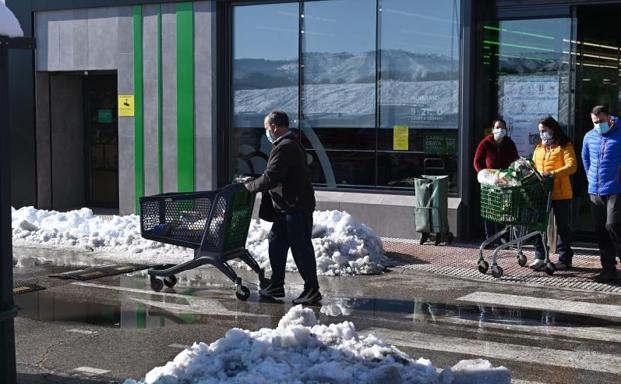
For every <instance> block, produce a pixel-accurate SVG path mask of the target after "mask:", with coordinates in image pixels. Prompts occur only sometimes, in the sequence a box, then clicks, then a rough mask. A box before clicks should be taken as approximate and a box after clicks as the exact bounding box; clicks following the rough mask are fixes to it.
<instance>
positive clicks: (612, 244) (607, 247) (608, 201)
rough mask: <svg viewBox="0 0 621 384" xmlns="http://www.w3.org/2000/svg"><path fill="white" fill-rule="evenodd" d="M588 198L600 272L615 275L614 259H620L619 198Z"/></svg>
mask: <svg viewBox="0 0 621 384" xmlns="http://www.w3.org/2000/svg"><path fill="white" fill-rule="evenodd" d="M589 196H590V205H591V216H592V218H593V225H594V227H595V228H594V229H595V235H596V237H597V244H598V245H599V254H600V258H601V262H602V270H603V271H604V272H611V273H615V272H616V267H615V264H616V260H615V258H616V257H620V258H621V197H619V195H618V194H617V195H608V196H597V195H589Z"/></svg>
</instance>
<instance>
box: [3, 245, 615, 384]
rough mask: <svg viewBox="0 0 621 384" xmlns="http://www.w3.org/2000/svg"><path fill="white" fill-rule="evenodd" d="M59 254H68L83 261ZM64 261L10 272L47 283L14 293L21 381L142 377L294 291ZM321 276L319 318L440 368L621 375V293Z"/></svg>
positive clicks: (73, 382)
mask: <svg viewBox="0 0 621 384" xmlns="http://www.w3.org/2000/svg"><path fill="white" fill-rule="evenodd" d="M19 251H20V252H33V253H36V252H45V251H35V250H32V251H31V250H19ZM48 252H51V251H48ZM35 256H36V255H35ZM63 257H65V258H66V260H69V261H68V262H67V264H72V263H74V262H75V261H76V260H79V259H80V255H79V254H67V255H64V256H63ZM33 260H34V258H33ZM69 269H75V268H71V267H69V266H68V267H57V266H49V265H39V264H37V262H34V261H33V263H32V265H29V266H28V267H27V268H16V269H15V278H16V280H20V281H32V282H37V284H39V285H41V286H44V287H46V289H44V290H41V291H36V292H31V293H24V294H20V295H17V296H16V303H17V305H18V306H19V307H20V313H19V316H18V317H17V318H16V321H15V329H16V331H15V332H16V350H17V352H16V354H17V362H18V367H17V370H18V382H19V383H23V384H35V383H36V384H39V383H68V384H78V383H93V384H94V383H110V382H113V383H118V382H123V381H124V379H126V378H134V379H139V378H142V377H144V375H145V373H146V372H148V371H149V370H150V369H151V368H153V367H156V366H161V365H164V364H165V363H166V362H167V361H169V360H172V359H173V358H174V356H175V355H177V354H178V353H179V352H180V351H181V350H182V349H183V348H185V347H186V346H188V345H191V344H192V343H194V342H195V341H203V342H212V341H214V340H217V339H218V338H220V337H222V336H223V335H224V333H225V332H226V331H227V330H228V329H230V328H232V327H240V328H245V329H250V330H257V329H259V328H262V327H275V326H276V325H277V324H278V321H279V319H280V318H281V316H282V315H283V314H284V313H286V312H287V310H288V309H289V308H290V307H291V303H290V300H291V299H293V298H294V297H296V296H297V294H298V293H299V291H301V289H302V286H301V280H300V279H299V277H298V276H297V275H296V274H289V275H288V276H287V298H286V300H284V301H283V302H277V303H275V302H263V301H261V300H259V298H258V296H257V294H256V289H257V288H256V285H252V286H251V291H252V294H251V296H250V298H249V300H248V301H245V302H242V301H239V300H237V299H236V298H235V295H234V293H233V289H232V285H231V283H230V282H228V281H227V280H226V278H225V277H224V276H223V275H222V274H221V273H220V272H218V271H217V270H215V269H213V268H201V269H199V270H194V271H189V272H187V273H184V274H182V275H181V276H180V281H179V283H178V284H177V286H176V287H175V288H174V289H167V290H166V291H164V292H160V293H154V292H153V291H151V289H150V288H149V285H148V279H147V278H146V277H145V273H144V272H135V273H132V274H126V275H118V276H111V277H104V278H99V279H94V280H89V281H75V280H59V279H54V278H50V277H48V275H49V274H51V273H58V272H61V271H64V270H69ZM240 274H241V275H242V276H243V278H244V280H247V281H253V282H254V281H255V280H256V279H255V277H254V276H252V274H251V273H248V272H246V271H240ZM320 284H321V286H322V293H323V296H324V298H325V299H324V302H323V305H324V308H323V310H321V309H320V308H319V307H315V310H316V313H317V315H318V318H319V319H320V321H321V322H322V323H330V322H340V321H344V320H348V321H352V322H353V323H354V324H355V325H356V329H357V330H358V332H360V333H362V334H367V333H374V334H375V335H376V336H378V337H379V338H381V339H383V340H384V341H387V342H389V343H391V344H394V345H396V346H397V347H398V348H399V349H401V350H402V351H404V352H406V353H408V354H409V355H410V356H412V357H416V358H418V357H425V358H428V359H430V360H431V361H432V362H433V363H434V365H435V366H437V367H445V366H450V365H453V364H455V363H456V362H457V361H459V360H461V359H471V358H476V357H481V358H485V359H488V360H490V361H491V362H492V363H493V365H496V366H498V365H504V366H506V367H509V368H510V369H511V370H512V372H513V378H514V382H516V383H615V384H618V383H619V382H621V295H619V294H605V293H597V292H591V291H587V290H576V289H562V288H534V287H524V286H521V285H516V284H506V283H497V282H483V281H475V280H463V279H458V278H450V277H444V276H440V275H434V274H430V273H425V272H418V271H414V270H409V269H407V268H405V267H404V266H399V267H394V268H392V269H391V270H390V271H388V272H387V273H385V274H383V275H379V276H355V277H322V278H321V279H320Z"/></svg>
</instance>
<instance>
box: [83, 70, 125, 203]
mask: <svg viewBox="0 0 621 384" xmlns="http://www.w3.org/2000/svg"><path fill="white" fill-rule="evenodd" d="M116 90H117V77H116V74H115V73H114V74H108V73H105V72H103V73H102V72H89V73H88V74H87V75H85V76H84V95H85V97H84V104H85V105H84V107H85V111H84V116H85V120H86V121H85V127H86V130H85V149H86V164H87V166H86V183H87V185H86V204H87V206H88V207H92V208H110V209H113V210H118V207H119V160H118V159H119V150H118V128H117V127H118V124H117V91H116Z"/></svg>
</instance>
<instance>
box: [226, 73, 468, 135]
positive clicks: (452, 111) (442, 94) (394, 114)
mask: <svg viewBox="0 0 621 384" xmlns="http://www.w3.org/2000/svg"><path fill="white" fill-rule="evenodd" d="M297 92H298V89H297V87H295V86H293V87H282V88H271V89H245V90H238V91H236V92H235V118H236V124H235V125H236V126H238V127H248V126H257V124H258V123H261V122H262V117H263V116H264V114H265V113H267V112H269V111H271V110H273V109H282V110H284V111H287V112H289V113H293V114H294V115H295V114H297V110H298V105H297V103H298V100H297ZM304 98H305V99H304V116H305V119H306V121H307V122H309V123H311V125H315V124H313V121H314V120H315V121H316V119H317V118H329V119H330V120H331V122H330V125H332V126H352V125H354V126H360V125H363V126H365V125H371V126H373V125H374V124H375V123H374V121H373V118H372V116H373V115H374V113H375V84H374V83H367V84H359V83H345V84H307V85H305V86H304ZM381 103H382V125H383V126H386V125H388V126H392V125H393V124H397V123H399V124H404V123H405V124H410V126H416V125H417V124H416V123H415V122H416V121H418V122H420V121H440V122H442V121H444V122H445V123H446V124H449V125H452V127H455V126H456V125H457V121H456V119H457V114H458V83H457V80H444V81H392V80H388V81H386V80H384V81H382V91H381ZM329 115H331V116H329ZM369 117H370V118H369ZM257 119H258V120H257ZM332 120H334V121H332ZM257 121H258V122H257ZM258 126H259V127H260V126H261V125H258Z"/></svg>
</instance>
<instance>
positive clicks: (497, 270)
mask: <svg viewBox="0 0 621 384" xmlns="http://www.w3.org/2000/svg"><path fill="white" fill-rule="evenodd" d="M503 273H504V272H503V270H502V268H501V267H500V266H499V265H494V266H492V276H494V277H495V278H497V279H498V278H500V277H502V274H503Z"/></svg>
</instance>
